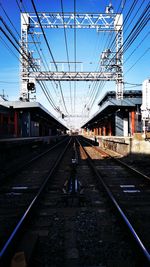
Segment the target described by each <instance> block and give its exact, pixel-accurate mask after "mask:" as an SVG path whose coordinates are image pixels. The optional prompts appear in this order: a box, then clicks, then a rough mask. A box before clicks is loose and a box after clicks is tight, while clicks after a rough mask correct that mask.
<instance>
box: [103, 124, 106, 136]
mask: <svg viewBox="0 0 150 267" xmlns="http://www.w3.org/2000/svg"><path fill="white" fill-rule="evenodd" d="M103 135H104V136H106V126H103Z"/></svg>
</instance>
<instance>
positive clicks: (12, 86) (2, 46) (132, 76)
mask: <svg viewBox="0 0 150 267" xmlns="http://www.w3.org/2000/svg"><path fill="white" fill-rule="evenodd" d="M18 2H19V3H20V1H19V0H18ZM34 2H35V4H36V8H37V11H40V12H46V11H47V12H48V11H49V12H61V0H51V1H50V0H44V1H39V0H35V1H34ZM110 2H111V3H112V5H113V7H114V12H120V11H121V10H122V13H123V16H124V19H125V18H126V15H127V13H128V12H129V10H130V8H131V5H132V4H133V2H134V0H112V1H109V0H105V1H104V0H76V12H80V13H81V12H85V13H89V12H92V13H104V12H105V8H106V6H107V5H109V3H110ZM0 3H1V4H2V6H1V8H0V16H2V17H3V19H4V21H5V22H6V23H7V25H8V26H9V27H10V28H11V30H12V32H13V33H14V34H16V32H15V29H14V28H13V27H12V25H11V24H10V21H9V19H10V20H11V22H12V23H13V25H14V26H15V28H16V30H17V31H18V32H19V33H20V11H19V8H18V6H17V3H16V0H11V1H10V0H0ZM22 3H23V6H22V9H23V10H24V8H25V9H26V11H27V12H31V11H33V7H32V4H31V1H30V0H22ZM141 4H142V5H141ZM147 4H148V1H147V0H143V1H142V0H138V1H137V4H136V5H135V8H134V9H133V10H132V12H131V14H130V17H129V18H128V20H127V21H126V23H125V25H124V37H123V38H124V40H126V38H127V36H128V35H129V34H130V32H131V30H132V29H133V27H134V25H135V24H136V22H137V21H138V19H139V17H140V16H141V14H142V12H143V11H144V9H145V7H146V6H147ZM140 6H141V7H140ZM63 7H64V12H74V1H73V0H63ZM3 9H4V10H5V13H6V14H7V16H8V17H9V19H8V18H7V16H6V14H5V13H4V11H3ZM149 24H150V23H149V22H148V23H147V25H146V26H145V28H144V29H143V30H142V31H141V33H140V34H139V36H138V37H137V38H136V40H135V41H134V42H133V43H132V44H131V46H130V47H129V48H128V50H127V51H126V52H125V53H124V62H125V64H124V81H125V82H126V83H131V84H141V83H142V82H143V81H144V80H145V79H147V78H149V77H150V67H149V62H150V48H149V47H150V45H149V44H150V35H149V34H148V33H149V26H150V25H149ZM1 25H2V23H1V22H0V26H1ZM45 33H46V36H47V38H48V42H49V45H50V47H51V51H52V53H53V56H54V58H55V61H56V62H57V61H67V56H66V50H65V42H64V31H63V30H61V29H57V30H55V29H53V30H52V29H51V30H45ZM66 35H67V43H68V51H69V59H70V61H74V58H75V56H74V30H70V29H67V30H66ZM16 37H17V38H18V40H19V37H18V36H17V34H16ZM38 40H39V42H40V45H41V48H40V49H41V51H42V53H43V54H44V55H45V57H46V61H47V64H48V66H49V67H52V68H53V66H52V65H51V64H50V62H51V61H52V59H51V57H50V54H49V52H48V49H47V47H46V44H45V42H44V39H43V37H42V36H41V35H39V37H38ZM109 40H111V33H98V32H96V30H94V29H91V30H83V29H77V30H76V58H77V61H81V62H83V63H82V64H78V65H77V69H79V70H80V68H81V67H82V68H83V70H84V71H88V70H93V71H95V70H96V66H97V65H98V64H99V59H100V54H101V53H102V51H103V50H104V48H105V49H106V44H107V47H108V48H109V44H110V42H109ZM6 46H9V48H8V47H6ZM10 49H11V51H10ZM31 49H32V50H33V51H34V56H35V57H36V56H37V55H36V49H35V47H34V46H32V45H31ZM14 54H15V55H14ZM18 58H19V53H18V52H17V51H16V50H15V49H14V48H13V46H12V45H11V44H10V42H9V41H8V40H7V38H6V37H5V36H4V35H3V33H2V32H0V94H1V93H2V91H3V90H4V91H5V94H6V95H8V96H9V100H17V99H18V98H19V90H20V89H19V80H20V74H19V71H20V69H19V68H20V67H19V60H18ZM58 67H59V68H61V65H58ZM73 67H74V64H72V65H71V68H73ZM64 68H67V64H65V67H64ZM61 84H62V90H63V95H64V99H65V103H66V106H67V110H68V113H69V114H72V108H71V102H74V99H73V95H74V91H73V88H74V83H71V95H72V99H71V98H70V85H69V83H68V82H62V83H61ZM93 85H94V84H93V83H90V82H76V100H75V114H77V115H81V114H82V115H87V110H86V109H84V107H85V106H86V107H87V106H88V103H90V102H92V99H91V95H92V90H94V87H93ZM47 86H48V88H49V90H50V92H51V95H52V97H53V100H54V102H55V104H56V106H60V109H61V111H62V112H64V113H65V110H63V106H62V103H61V100H60V92H59V88H58V87H57V86H56V85H54V86H52V85H51V83H50V82H47ZM130 87H131V85H130V84H125V88H126V89H141V87H140V86H138V87H133V88H130ZM107 90H115V83H114V82H106V83H105V86H104V87H99V90H98V93H97V97H96V101H95V102H94V105H93V107H92V109H91V112H90V115H92V114H93V113H94V112H96V111H97V109H98V106H97V103H98V102H99V100H100V99H101V97H102V96H103V94H104V93H105V92H106V91H107ZM37 101H38V102H40V103H41V104H43V105H44V106H45V107H46V108H47V109H48V110H50V112H52V113H53V114H54V115H55V116H56V117H58V118H59V117H60V114H58V113H56V112H55V111H54V110H53V108H52V107H51V106H50V104H49V103H48V101H47V100H46V98H45V96H44V94H43V93H42V90H41V89H40V87H39V86H38V85H37ZM83 119H84V118H83ZM86 119H87V118H86ZM65 120H66V122H67V123H69V124H71V125H72V126H73V127H77V125H78V123H79V122H80V123H81V121H82V120H81V118H80V119H77V118H76V119H75V118H74V119H69V120H68V118H66V119H65Z"/></svg>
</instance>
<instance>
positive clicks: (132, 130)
mask: <svg viewBox="0 0 150 267" xmlns="http://www.w3.org/2000/svg"><path fill="white" fill-rule="evenodd" d="M134 133H135V111H131V134H132V135H133V134H134Z"/></svg>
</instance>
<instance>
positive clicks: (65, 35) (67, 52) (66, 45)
mask: <svg viewBox="0 0 150 267" xmlns="http://www.w3.org/2000/svg"><path fill="white" fill-rule="evenodd" d="M61 10H62V17H63V24H64V37H65V47H66V54H67V62H68V69H69V72H70V71H71V69H70V62H69V51H68V43H67V34H66V28H65V22H64V8H63V0H61ZM69 87H70V103H71V111H72V92H71V91H72V90H71V82H70V81H69Z"/></svg>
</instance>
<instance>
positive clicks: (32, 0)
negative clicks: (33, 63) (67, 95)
mask: <svg viewBox="0 0 150 267" xmlns="http://www.w3.org/2000/svg"><path fill="white" fill-rule="evenodd" d="M31 2H32V5H33V8H34V11H35V14H36V17H37V19H38V23H39V25H40V28H41V30H42V33H43V36H44V39H45V42H46V45H47V47H48V50H49V53H50V55H51V58H52V60H53V63H54V65H55V68H56V71H58V67H57V64H56V62H55V59H54V56H53V54H52V51H51V48H50V46H49V43H48V41H47V38H46V35H45V32H44V29H43V27H42V24H41V21H40V18H39V15H38V13H37V10H36V6H35V3H34V0H31ZM58 84H59V86H60V93H61V97H62V101H63V105H64V108H65V110H66V112H67V113H68V111H67V107H66V104H65V100H64V96H63V92H62V87H61V83H60V82H59V83H58ZM68 114H69V113H68Z"/></svg>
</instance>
